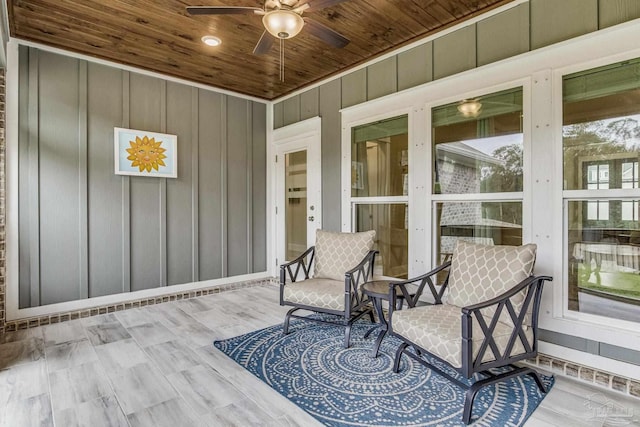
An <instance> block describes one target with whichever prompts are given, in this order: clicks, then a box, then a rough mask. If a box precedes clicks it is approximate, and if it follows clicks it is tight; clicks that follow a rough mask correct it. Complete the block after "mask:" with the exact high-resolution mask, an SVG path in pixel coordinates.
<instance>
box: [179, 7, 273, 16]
mask: <svg viewBox="0 0 640 427" xmlns="http://www.w3.org/2000/svg"><path fill="white" fill-rule="evenodd" d="M260 12H264V11H263V10H262V9H260V8H259V7H233V6H188V7H187V13H189V14H190V15H253V14H254V13H260Z"/></svg>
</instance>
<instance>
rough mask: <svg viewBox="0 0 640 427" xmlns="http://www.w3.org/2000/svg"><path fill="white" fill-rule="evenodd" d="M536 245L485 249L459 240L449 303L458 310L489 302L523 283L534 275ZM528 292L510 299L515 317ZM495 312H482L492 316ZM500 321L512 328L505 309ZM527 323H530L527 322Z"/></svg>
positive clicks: (450, 283) (452, 263) (447, 299)
mask: <svg viewBox="0 0 640 427" xmlns="http://www.w3.org/2000/svg"><path fill="white" fill-rule="evenodd" d="M536 248H537V247H536V245H535V244H532V243H530V244H527V245H524V246H485V245H476V244H473V243H467V242H464V241H458V242H457V244H456V247H455V249H454V252H453V258H452V260H451V273H450V277H449V286H448V289H449V294H448V296H447V298H446V302H447V303H448V304H452V305H455V306H458V307H467V306H469V305H473V304H477V303H480V302H484V301H488V300H490V299H492V298H495V297H497V296H498V295H501V294H502V293H504V292H506V291H508V290H509V289H511V288H513V287H514V286H516V285H517V284H518V283H520V282H522V281H523V280H524V279H526V278H527V277H529V276H530V275H531V273H532V272H533V266H534V264H535V261H536ZM525 296H526V290H525V291H523V292H521V293H518V294H517V295H515V296H513V297H512V298H511V303H512V304H513V306H514V309H515V312H516V314H518V313H519V312H520V308H521V307H522V303H523V302H524V298H525ZM493 312H495V309H493V308H490V309H487V310H485V311H483V314H484V315H485V316H491V315H492V313H493ZM500 320H501V321H502V322H505V323H507V324H509V325H513V322H512V320H511V317H510V316H509V314H508V313H507V310H506V307H505V308H503V310H502V313H501V315H500ZM525 324H530V322H529V321H525Z"/></svg>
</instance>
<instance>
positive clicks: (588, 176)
mask: <svg viewBox="0 0 640 427" xmlns="http://www.w3.org/2000/svg"><path fill="white" fill-rule="evenodd" d="M638 72H640V60H637V59H636V60H633V61H627V62H623V63H618V64H613V65H609V66H606V67H600V68H596V69H593V70H588V71H584V72H580V73H575V74H570V75H567V76H565V77H564V78H563V97H564V98H563V128H562V133H563V151H564V162H563V164H564V189H565V190H582V189H587V190H595V189H609V188H616V189H617V188H638V173H637V168H638V166H637V165H638V154H639V153H640V148H639V147H640V79H638Z"/></svg>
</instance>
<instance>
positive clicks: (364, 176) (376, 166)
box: [351, 116, 409, 278]
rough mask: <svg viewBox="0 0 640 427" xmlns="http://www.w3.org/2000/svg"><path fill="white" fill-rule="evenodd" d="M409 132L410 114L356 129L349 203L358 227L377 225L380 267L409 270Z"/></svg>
mask: <svg viewBox="0 0 640 427" xmlns="http://www.w3.org/2000/svg"><path fill="white" fill-rule="evenodd" d="M408 141H409V135H408V130H407V116H401V117H395V118H392V119H387V120H382V121H378V122H375V123H368V124H366V125H362V126H358V127H355V128H353V129H352V135H351V203H352V216H353V218H352V219H353V225H354V227H353V228H354V230H355V231H366V230H375V231H376V246H377V249H378V250H379V251H380V259H381V262H380V263H378V265H381V266H382V271H380V272H378V273H380V274H383V275H385V276H389V277H398V278H406V277H407V272H408V262H407V259H408V210H407V204H408V200H409V182H408V180H409V151H408V149H409V144H408Z"/></svg>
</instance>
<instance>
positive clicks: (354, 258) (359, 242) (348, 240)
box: [313, 230, 376, 282]
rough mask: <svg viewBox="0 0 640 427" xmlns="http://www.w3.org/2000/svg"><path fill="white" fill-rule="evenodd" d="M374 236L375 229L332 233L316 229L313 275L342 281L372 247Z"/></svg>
mask: <svg viewBox="0 0 640 427" xmlns="http://www.w3.org/2000/svg"><path fill="white" fill-rule="evenodd" d="M375 236H376V232H375V231H363V232H360V233H332V232H330V231H323V230H318V231H317V232H316V251H315V252H316V253H315V261H314V262H315V267H314V275H313V277H315V278H323V279H332V280H340V281H343V282H344V274H345V273H346V272H347V271H348V270H351V269H352V268H354V267H355V266H357V265H358V264H360V262H361V261H362V260H363V259H364V257H365V256H366V255H367V254H368V253H369V251H370V250H371V249H372V248H373V243H374V239H375Z"/></svg>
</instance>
